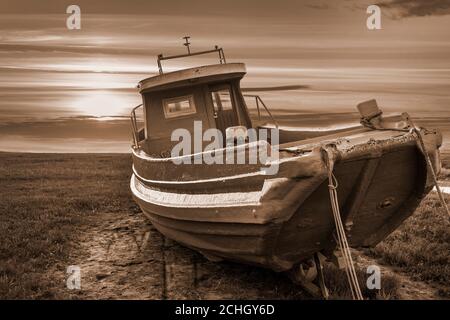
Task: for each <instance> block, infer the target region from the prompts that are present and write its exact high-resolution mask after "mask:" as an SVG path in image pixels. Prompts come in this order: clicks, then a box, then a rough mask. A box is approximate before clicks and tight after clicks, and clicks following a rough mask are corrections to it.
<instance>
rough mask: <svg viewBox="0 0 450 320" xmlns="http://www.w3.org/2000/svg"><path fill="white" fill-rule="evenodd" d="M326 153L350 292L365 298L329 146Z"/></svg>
mask: <svg viewBox="0 0 450 320" xmlns="http://www.w3.org/2000/svg"><path fill="white" fill-rule="evenodd" d="M324 151H325V154H326V166H327V171H328V190H329V193H330V202H331V209H332V212H333V218H334V223H335V225H336V236H337V242H338V245H339V248H340V250H341V252H342V256H343V258H344V264H345V273H346V274H347V280H348V283H349V286H350V292H351V294H352V298H353V299H354V300H363V299H364V298H363V296H362V293H361V288H360V287H359V283H358V277H357V275H356V270H355V266H354V263H353V259H352V255H351V252H350V246H349V245H348V241H347V236H346V235H345V230H344V226H343V223H342V218H341V213H340V210H339V200H338V196H337V187H338V181H337V179H336V177H335V175H334V173H333V160H332V157H331V155H330V151H329V149H328V148H324Z"/></svg>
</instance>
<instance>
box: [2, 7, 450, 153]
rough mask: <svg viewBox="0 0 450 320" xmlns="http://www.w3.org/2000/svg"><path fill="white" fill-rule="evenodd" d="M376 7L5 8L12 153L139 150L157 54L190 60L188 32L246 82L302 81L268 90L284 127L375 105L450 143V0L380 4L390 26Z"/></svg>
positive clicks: (5, 139)
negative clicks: (144, 95)
mask: <svg viewBox="0 0 450 320" xmlns="http://www.w3.org/2000/svg"><path fill="white" fill-rule="evenodd" d="M373 3H376V1H365V0H344V1H317V0H314V1H313V0H311V1H309V0H304V1H291V0H285V1H261V0H259V1H256V0H247V1H237V0H228V1H222V2H219V1H207V0H190V1H182V0H171V1H145V0H130V1H118V0H113V1H104V0H100V1H86V0H78V1H75V2H74V1H48V0H42V1H30V0H23V1H13V0H2V1H1V2H0V70H1V72H0V150H2V151H32V152H128V151H129V145H130V143H129V141H130V129H129V122H128V119H127V118H125V117H126V116H127V115H128V113H129V111H130V108H131V107H132V106H134V105H137V104H139V103H140V96H139V95H138V93H137V91H136V89H135V87H136V84H137V82H138V81H139V80H141V79H143V78H145V77H148V76H151V75H154V74H155V73H156V72H157V67H156V55H157V54H159V53H164V54H177V53H181V52H184V51H185V48H184V47H183V46H182V45H181V44H182V42H183V40H182V39H181V37H182V36H184V35H190V36H191V37H192V39H191V42H192V49H193V50H204V49H209V48H212V47H213V46H214V45H219V46H222V47H224V49H225V54H226V57H227V60H228V61H229V62H244V63H246V64H247V69H248V75H247V77H246V78H245V79H244V81H243V83H242V85H243V87H247V88H261V87H274V86H294V87H293V88H292V87H291V88H290V89H291V90H275V91H269V90H261V91H263V92H260V95H261V96H262V97H263V98H264V100H265V101H266V102H267V103H268V105H269V107H270V108H271V109H272V110H275V111H277V112H276V114H278V115H279V117H281V120H283V119H284V118H289V119H295V121H291V122H287V123H286V124H287V125H296V126H305V127H308V128H315V127H317V126H318V125H326V126H331V125H334V124H336V123H338V122H339V123H346V122H354V121H357V114H355V113H354V112H355V111H356V109H355V106H356V104H357V103H358V102H361V101H363V100H368V99H371V98H376V99H377V101H378V103H379V104H380V105H381V107H382V109H383V110H385V112H404V111H407V112H409V113H410V114H411V115H412V116H413V117H414V118H416V119H422V120H425V121H426V122H430V123H431V125H432V126H434V127H439V128H440V129H441V130H442V131H443V133H444V135H445V136H447V135H448V132H449V129H448V128H447V127H446V126H447V125H448V123H449V119H450V108H449V105H450V42H449V40H450V34H449V32H448V30H450V16H449V15H448V14H449V13H450V1H447V0H422V1H405V0H380V1H378V5H379V6H380V7H381V8H382V30H374V31H369V30H367V28H366V19H367V17H368V14H367V13H366V8H367V6H368V5H369V4H373ZM70 4H77V5H79V6H80V7H81V30H68V29H67V28H66V18H67V17H68V16H69V14H66V8H67V6H68V5H70ZM214 58H215V57H206V58H205V57H200V58H190V59H185V60H181V61H173V62H169V63H167V64H165V69H166V70H175V69H177V68H181V67H186V66H190V65H199V64H208V63H213V62H215V60H213V59H214ZM317 114H320V117H317V116H316V115H317ZM336 114H338V115H336ZM286 115H288V116H287V117H286ZM292 116H295V117H292ZM447 146H448V142H447V143H446V146H445V147H447Z"/></svg>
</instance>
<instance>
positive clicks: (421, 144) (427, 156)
mask: <svg viewBox="0 0 450 320" xmlns="http://www.w3.org/2000/svg"><path fill="white" fill-rule="evenodd" d="M409 121H410V125H411V126H412V128H413V132H414V133H415V134H416V136H417V141H419V143H420V147H421V148H422V153H423V154H424V156H425V160H426V162H427V165H428V167H429V168H430V172H431V176H432V177H433V182H434V186H435V187H436V191H437V193H438V195H439V199H440V200H441V203H442V206H443V207H444V210H445V211H446V212H447V215H448V216H449V217H450V211H449V209H448V206H447V202H446V201H445V199H444V196H443V195H442V191H441V188H440V187H439V183H438V181H437V176H436V172H435V171H434V167H433V164H432V163H431V159H430V155H429V154H428V152H427V150H426V149H425V143H424V142H423V138H422V135H421V134H420V131H419V129H417V127H416V126H415V125H414V123H413V122H412V121H411V120H409Z"/></svg>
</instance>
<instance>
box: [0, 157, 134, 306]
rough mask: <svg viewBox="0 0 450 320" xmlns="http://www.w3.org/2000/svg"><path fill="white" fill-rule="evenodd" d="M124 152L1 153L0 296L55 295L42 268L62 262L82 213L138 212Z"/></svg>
mask: <svg viewBox="0 0 450 320" xmlns="http://www.w3.org/2000/svg"><path fill="white" fill-rule="evenodd" d="M129 174H130V156H129V155H95V156H93V155H62V154H55V155H49V154H13V153H0V176H1V177H2V178H1V179H2V180H1V184H0V194H1V195H2V201H1V202H0V298H4V299H23V298H57V297H58V295H57V293H56V292H55V291H54V290H52V288H53V287H54V286H55V281H57V279H56V277H55V278H49V277H48V275H47V273H46V271H47V270H48V269H50V268H52V267H55V266H57V265H58V264H60V263H62V262H63V261H65V259H66V258H67V255H68V252H69V249H70V246H71V243H72V242H73V241H74V240H75V239H76V230H77V227H78V226H80V225H81V223H82V222H83V217H85V216H86V215H92V214H96V213H98V212H108V211H109V212H112V211H118V210H137V207H136V206H135V204H134V203H133V201H132V199H131V197H130V193H129V191H128V189H127V187H126V186H127V185H126V184H125V186H124V181H126V180H128V178H129Z"/></svg>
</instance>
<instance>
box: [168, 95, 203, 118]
mask: <svg viewBox="0 0 450 320" xmlns="http://www.w3.org/2000/svg"><path fill="white" fill-rule="evenodd" d="M163 107H164V116H165V117H166V119H168V118H175V117H181V116H185V115H189V114H193V113H195V112H196V109H195V103H194V96H193V95H188V96H182V97H176V98H169V99H164V100H163Z"/></svg>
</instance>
